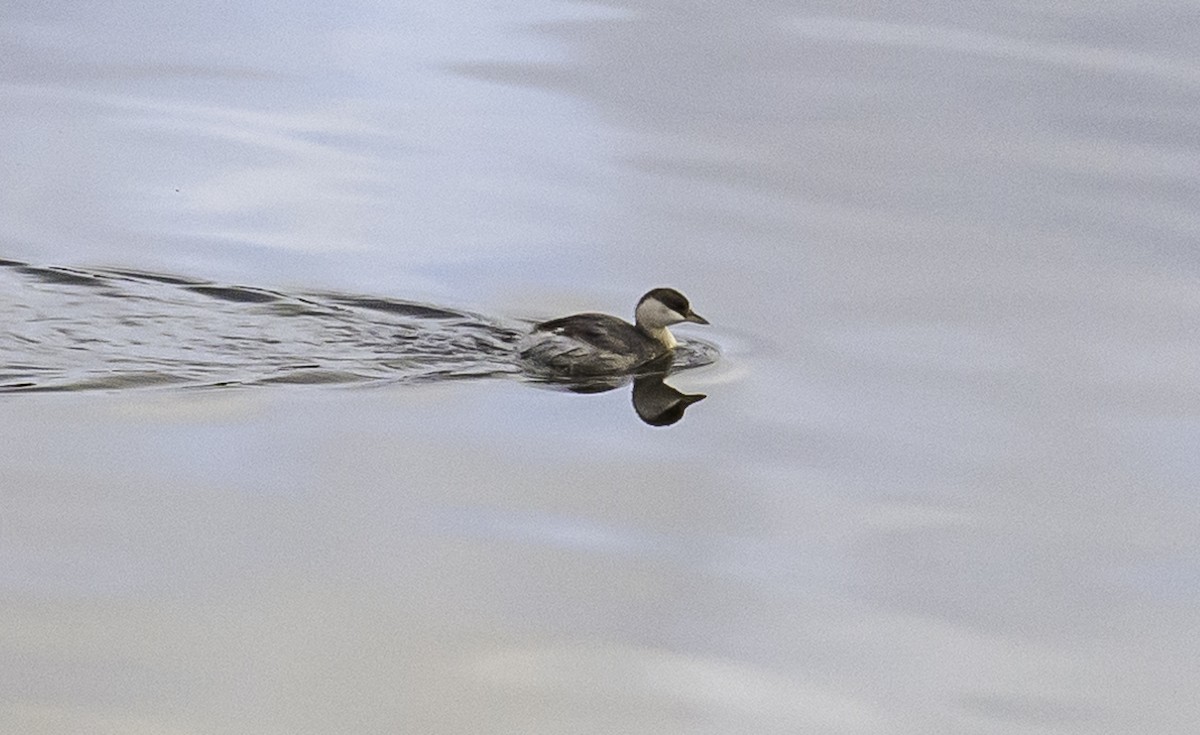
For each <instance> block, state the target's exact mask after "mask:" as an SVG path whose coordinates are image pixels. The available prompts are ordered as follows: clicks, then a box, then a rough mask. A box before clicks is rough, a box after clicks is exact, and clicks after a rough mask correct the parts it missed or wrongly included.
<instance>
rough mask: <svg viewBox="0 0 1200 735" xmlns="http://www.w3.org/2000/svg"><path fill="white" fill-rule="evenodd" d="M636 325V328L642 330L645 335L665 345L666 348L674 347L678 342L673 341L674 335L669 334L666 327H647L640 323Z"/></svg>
mask: <svg viewBox="0 0 1200 735" xmlns="http://www.w3.org/2000/svg"><path fill="white" fill-rule="evenodd" d="M637 327H638V329H640V330H642V332H643V333H644V334H645V335H646V336H647V337H649V338H650V339H652V340H655V341H656V342H659V343H661V344H662V346H663V347H666V348H667V349H668V350H673V349H675V346H676V345H677V344H679V343H678V342H676V341H675V335H673V334H671V332H670V330H668V329H667V328H666V327H647V326H646V325H645V324H640V323H639V324H638V325H637Z"/></svg>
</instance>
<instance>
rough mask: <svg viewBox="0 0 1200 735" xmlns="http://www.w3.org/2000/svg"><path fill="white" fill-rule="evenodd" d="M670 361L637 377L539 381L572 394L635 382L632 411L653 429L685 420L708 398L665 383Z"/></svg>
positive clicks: (607, 388) (603, 391) (613, 387)
mask: <svg viewBox="0 0 1200 735" xmlns="http://www.w3.org/2000/svg"><path fill="white" fill-rule="evenodd" d="M670 367H671V359H670V356H668V357H667V358H666V359H664V360H658V361H656V362H654V363H650V364H649V365H647V366H645V369H644V371H639V372H638V373H637V374H635V375H614V376H604V377H592V378H587V379H578V378H576V379H566V378H562V379H556V378H552V377H545V376H543V377H542V378H540V379H539V381H538V382H540V383H542V384H543V385H550V386H552V387H556V388H561V389H563V390H567V391H570V392H572V393H607V392H608V391H611V390H615V389H616V388H620V387H622V386H624V385H628V384H629V383H630V382H632V383H633V391H632V393H633V410H634V411H635V412H636V413H637V416H638V418H639V419H641V420H642V421H643V422H645V423H646V424H649V425H650V426H670V425H672V424H674V423H676V422H678V421H679V420H680V419H682V418H683V414H684V412H685V411H687V409H688V407H689V406H691V405H692V404H693V403H699V402H700V401H703V400H704V399H705V398H707V397H708V396H707V395H705V394H703V393H684V392H682V391H680V390H677V389H676V388H674V387H673V386H671V385H668V384H667V382H666V378H667V376H668V375H669V374H670V372H671V371H670Z"/></svg>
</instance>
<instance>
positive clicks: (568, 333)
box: [518, 288, 708, 375]
mask: <svg viewBox="0 0 1200 735" xmlns="http://www.w3.org/2000/svg"><path fill="white" fill-rule="evenodd" d="M634 321H635V323H634V324H630V323H629V322H627V321H625V320H624V319H618V318H617V317H615V316H609V315H608V314H591V313H589V314H573V315H571V316H564V317H561V318H559V319H551V320H550V321H548V322H542V323H540V324H536V325H534V327H533V331H531V332H530V333H529V334H528V335H527V336H526V337H525V338H524V339H522V340H521V342H520V343H519V344H518V350H519V351H520V353H521V357H522V358H524V359H526V360H528V361H530V362H532V363H534V364H535V365H537V366H539V367H541V368H543V369H550V370H552V371H554V372H557V373H565V374H567V375H605V374H611V373H627V372H630V371H632V370H634V369H635V368H638V367H641V366H643V365H646V364H647V363H649V362H653V361H655V360H658V359H660V358H665V357H666V356H667V355H669V354H671V352H672V351H673V350H674V349H675V346H676V344H678V343H677V342H676V341H675V337H674V336H673V335H672V334H671V332H670V331H669V330H668V329H667V327H669V326H671V325H672V324H679V323H680V322H694V323H696V324H708V320H707V319H705V318H704V317H702V316H700V315H699V314H697V313H696V312H694V311H692V306H691V304H689V303H688V300H687V298H686V297H685V296H684V295H683V294H681V293H679V292H678V291H676V290H675V289H673V288H656V289H654V290H652V291H649V292H647V293H646V295H645V296H643V297H642V298H641V300H640V301H638V304H637V309H636V310H635V311H634Z"/></svg>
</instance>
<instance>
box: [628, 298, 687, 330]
mask: <svg viewBox="0 0 1200 735" xmlns="http://www.w3.org/2000/svg"><path fill="white" fill-rule="evenodd" d="M637 318H638V321H640V322H642V323H643V324H647V325H650V326H656V327H659V326H661V327H666V326H669V325H671V324H678V323H679V322H682V321H685V319H684V317H683V315H682V314H680V313H679V312H677V311H675V310H674V309H672V308H670V307H668V306H667V305H666V304H664V303H662V302H661V301H658V300H655V299H651V300H650V301H645V302H643V303H642V305H641V306H639V307H638V310H637Z"/></svg>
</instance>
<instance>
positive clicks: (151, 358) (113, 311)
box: [0, 260, 716, 392]
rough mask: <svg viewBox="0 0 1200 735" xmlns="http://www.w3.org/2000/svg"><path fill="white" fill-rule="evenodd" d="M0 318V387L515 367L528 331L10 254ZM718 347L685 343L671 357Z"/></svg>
mask: <svg viewBox="0 0 1200 735" xmlns="http://www.w3.org/2000/svg"><path fill="white" fill-rule="evenodd" d="M0 325H2V326H0V355H2V356H3V357H0V392H45V391H80V390H118V389H125V388H144V387H152V386H184V387H228V386H239V385H240V386H248V385H279V384H290V385H336V384H356V383H371V382H389V383H410V382H430V381H444V380H461V379H468V378H472V379H473V378H489V377H503V376H522V375H523V373H522V367H521V365H520V363H519V361H518V360H517V359H516V356H515V353H514V349H513V347H514V344H515V342H516V340H517V339H518V338H519V337H520V336H521V334H523V332H524V331H525V330H526V329H527V328H528V325H527V324H526V323H524V322H505V321H502V320H497V319H491V318H488V317H484V316H481V315H479V314H473V313H471V312H467V311H460V310H455V309H449V308H445V307H441V306H434V305H430V304H423V303H417V302H411V301H403V300H399V299H389V298H381V297H374V296H363V295H355V294H344V293H331V292H322V293H300V294H287V293H281V292H277V291H271V290H267V289H262V288H255V287H251V286H241V285H228V284H218V283H208V282H205V281H200V280H195V279H191V278H183V277H179V276H174V275H164V274H157V273H142V272H139V271H134V270H118V269H90V270H86V269H74V268H70V269H68V268H56V267H44V266H35V265H29V264H26V263H20V262H16V261H11V260H7V261H5V260H0ZM715 356H716V350H715V348H711V346H707V345H701V344H698V343H697V344H691V345H688V344H685V345H684V346H683V348H682V349H681V350H680V351H679V355H678V358H677V361H676V366H677V367H678V368H686V367H695V366H697V365H700V364H707V363H708V362H712V361H713V360H714V359H715ZM525 377H528V376H525Z"/></svg>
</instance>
